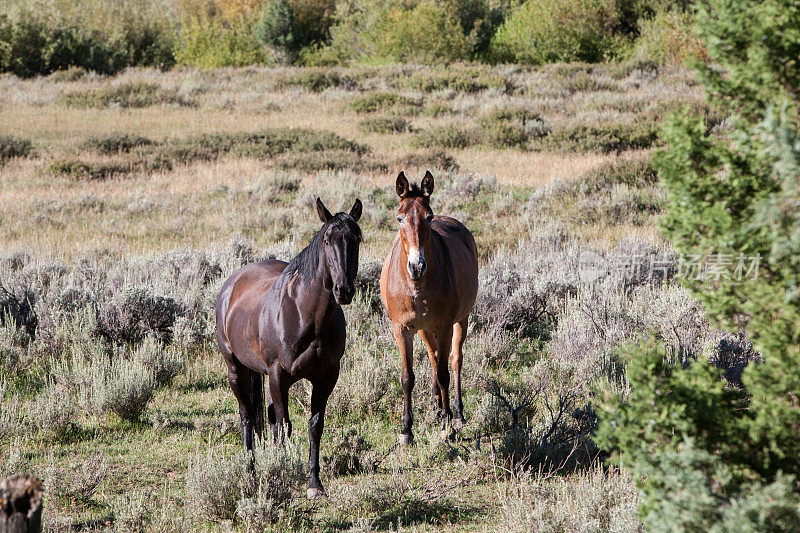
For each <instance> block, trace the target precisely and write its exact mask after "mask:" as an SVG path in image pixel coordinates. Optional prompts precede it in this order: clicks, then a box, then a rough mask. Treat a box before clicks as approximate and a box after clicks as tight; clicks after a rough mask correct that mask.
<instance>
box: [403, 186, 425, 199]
mask: <svg viewBox="0 0 800 533" xmlns="http://www.w3.org/2000/svg"><path fill="white" fill-rule="evenodd" d="M427 197H428V195H426V194H425V193H424V192H422V189H421V188H420V186H419V185H417V184H416V183H411V184H409V185H408V191H406V193H405V194H404V195H403V198H427Z"/></svg>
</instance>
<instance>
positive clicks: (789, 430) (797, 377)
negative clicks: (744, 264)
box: [597, 0, 800, 531]
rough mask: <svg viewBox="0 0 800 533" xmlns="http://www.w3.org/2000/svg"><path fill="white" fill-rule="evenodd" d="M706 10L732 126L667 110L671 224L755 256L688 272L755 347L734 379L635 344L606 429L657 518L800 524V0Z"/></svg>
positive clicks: (685, 524)
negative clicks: (729, 271)
mask: <svg viewBox="0 0 800 533" xmlns="http://www.w3.org/2000/svg"><path fill="white" fill-rule="evenodd" d="M697 10H698V13H697V19H698V22H697V30H698V32H699V33H700V35H701V37H702V38H703V39H704V40H705V42H706V43H707V46H708V54H709V57H710V62H709V63H706V64H702V65H698V66H697V70H698V73H699V76H700V79H701V80H702V82H703V83H704V85H705V86H706V88H707V94H708V99H709V101H710V102H711V104H712V105H714V106H715V107H716V108H718V109H719V110H721V111H723V112H724V113H726V114H727V115H728V118H727V119H726V123H727V127H723V128H718V129H717V131H713V130H711V131H710V130H709V128H708V126H707V125H706V124H705V123H704V121H703V119H702V118H699V117H691V116H688V114H684V115H676V116H673V117H672V118H671V119H670V120H669V121H668V123H667V125H666V127H665V130H664V135H665V138H666V141H667V148H666V149H665V150H664V151H663V152H662V153H660V154H659V156H658V158H657V166H658V169H659V175H660V177H661V181H662V184H663V186H664V188H665V190H666V191H667V205H666V214H665V217H664V219H663V221H662V229H663V231H664V234H665V235H666V236H667V237H668V238H669V239H670V240H671V241H672V242H673V244H674V246H675V248H676V250H677V251H678V252H680V253H682V254H685V255H690V254H691V255H700V256H706V255H708V254H715V257H717V258H725V259H727V260H729V261H732V262H736V261H737V259H738V258H739V256H740V255H742V256H745V257H748V258H752V257H760V262H759V264H758V269H757V271H756V270H754V271H752V272H750V273H748V275H747V276H743V277H742V279H738V276H735V275H730V276H729V277H727V278H726V277H720V279H715V278H706V279H681V280H680V281H681V283H684V284H685V285H687V286H688V287H689V288H690V289H691V290H692V291H693V293H694V295H695V296H696V297H698V298H699V299H700V300H701V301H702V302H703V305H704V307H705V309H706V312H707V316H708V317H709V320H710V321H711V322H712V324H714V325H717V326H720V327H723V328H726V329H728V330H729V331H735V330H737V329H739V328H744V329H745V330H746V331H747V333H748V335H749V336H750V338H751V339H752V340H753V342H754V344H755V346H756V349H757V350H758V351H759V353H760V354H761V356H762V361H761V362H760V363H759V364H751V365H750V366H749V367H748V368H747V369H746V370H745V371H744V374H743V378H742V381H743V383H744V386H745V388H744V390H741V391H740V390H737V389H732V388H729V387H726V386H725V383H724V381H723V380H722V379H721V377H720V372H719V371H718V370H717V369H715V368H714V367H712V366H711V365H710V364H709V363H708V362H707V361H706V360H705V358H703V357H700V358H698V360H697V361H696V362H694V363H692V364H690V365H688V366H686V367H684V366H683V365H680V364H676V363H674V362H671V360H672V359H673V357H672V354H667V353H666V352H665V350H664V348H663V347H662V346H661V345H660V344H658V343H655V342H651V343H650V344H648V345H646V346H644V347H639V348H633V349H631V350H630V351H629V352H630V353H629V354H628V355H629V366H628V372H627V375H628V379H629V382H630V384H631V390H632V392H631V394H630V395H629V397H627V398H619V397H611V398H606V399H605V405H604V407H603V408H602V409H601V423H600V427H599V429H598V432H597V440H598V443H599V444H600V445H601V446H602V447H604V448H606V449H608V450H610V451H613V452H614V456H615V458H616V460H618V461H619V462H620V463H622V464H624V466H625V467H626V468H628V469H629V470H630V471H631V472H632V473H633V474H634V476H635V477H636V479H638V483H639V486H640V489H641V490H642V491H643V494H644V496H645V500H644V503H643V505H642V508H641V514H642V518H643V520H644V522H645V525H646V527H647V529H648V530H670V531H674V530H688V531H694V530H698V531H700V530H702V531H800V118H798V109H799V108H800V106H799V104H800V94H798V91H799V90H800V3H798V2H796V1H795V0H767V1H763V2H751V1H749V0H708V1H705V2H701V3H699V4H698V6H697ZM720 130H721V132H720Z"/></svg>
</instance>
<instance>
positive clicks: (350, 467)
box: [323, 429, 375, 477]
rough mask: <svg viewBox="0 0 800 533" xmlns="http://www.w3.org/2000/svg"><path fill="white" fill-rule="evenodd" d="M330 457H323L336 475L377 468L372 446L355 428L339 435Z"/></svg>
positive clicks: (370, 470) (371, 470)
mask: <svg viewBox="0 0 800 533" xmlns="http://www.w3.org/2000/svg"><path fill="white" fill-rule="evenodd" d="M335 442H336V444H335V445H334V447H333V454H332V455H331V456H330V457H323V462H324V463H325V464H327V466H328V468H329V469H330V471H331V474H333V475H334V476H337V477H338V476H348V475H355V474H362V473H372V472H373V471H374V470H375V464H374V461H375V457H374V456H373V455H372V454H371V453H370V452H371V450H372V446H371V445H370V443H369V442H367V440H366V439H364V437H363V436H362V435H360V434H359V432H358V431H356V430H355V429H350V430H348V431H347V432H346V433H343V434H341V435H338V436H337V438H336V441H335Z"/></svg>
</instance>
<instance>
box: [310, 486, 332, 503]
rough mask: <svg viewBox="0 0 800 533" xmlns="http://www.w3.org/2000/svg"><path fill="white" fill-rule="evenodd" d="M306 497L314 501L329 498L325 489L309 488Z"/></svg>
mask: <svg viewBox="0 0 800 533" xmlns="http://www.w3.org/2000/svg"><path fill="white" fill-rule="evenodd" d="M306 496H308V499H309V500H313V499H314V498H324V497H326V496H327V494H326V493H325V490H324V489H315V488H312V487H309V488H308V490H307V491H306Z"/></svg>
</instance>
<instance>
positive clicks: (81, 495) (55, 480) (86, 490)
mask: <svg viewBox="0 0 800 533" xmlns="http://www.w3.org/2000/svg"><path fill="white" fill-rule="evenodd" d="M108 471H109V465H108V456H107V455H106V454H104V453H92V454H89V455H88V456H87V457H85V458H81V459H80V460H79V461H75V462H72V464H70V468H68V469H63V468H59V467H56V466H50V467H49V468H47V470H46V471H45V479H47V480H48V483H47V485H46V492H45V495H46V497H47V498H48V499H49V500H51V501H53V502H58V503H59V504H60V505H65V506H68V507H71V508H72V507H74V506H86V505H89V504H91V503H92V500H93V498H94V496H95V495H96V494H97V491H98V489H99V488H100V484H101V483H102V482H103V481H104V480H105V479H106V477H107V476H108V473H109V472H108Z"/></svg>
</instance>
